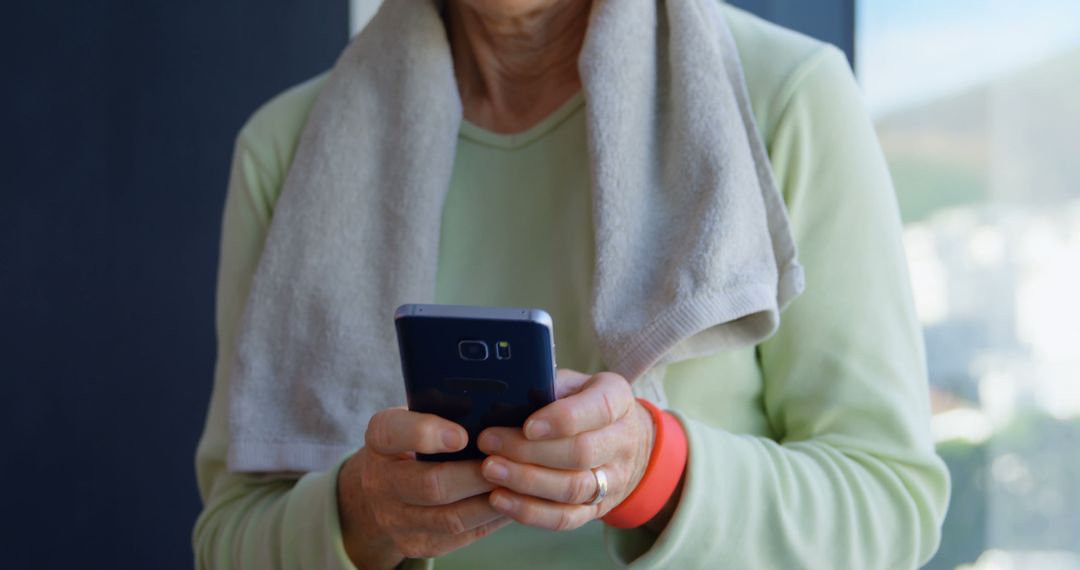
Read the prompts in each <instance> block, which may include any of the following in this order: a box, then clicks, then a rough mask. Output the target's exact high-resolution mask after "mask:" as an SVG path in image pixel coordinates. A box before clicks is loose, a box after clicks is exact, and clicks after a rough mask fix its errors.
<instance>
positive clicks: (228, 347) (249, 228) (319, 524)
mask: <svg viewBox="0 0 1080 570" xmlns="http://www.w3.org/2000/svg"><path fill="white" fill-rule="evenodd" d="M250 125H251V123H249V127H246V128H245V130H243V131H241V135H240V137H239V138H238V142H237V145H236V150H235V153H234V157H233V166H232V172H231V175H230V180H229V190H228V195H227V197H226V203H225V213H224V220H223V228H222V239H221V256H220V262H219V268H218V289H217V317H216V318H217V321H216V322H217V325H216V326H217V336H218V362H217V365H216V368H215V372H214V389H213V394H212V396H211V401H210V410H209V414H208V416H207V421H206V425H205V428H204V432H203V437H202V439H201V440H200V442H199V447H198V450H197V452H196V475H197V478H198V483H199V492H200V494H201V495H202V499H203V511H202V513H201V514H200V516H199V518H198V520H197V521H196V525H195V530H194V535H193V537H192V538H193V546H194V549H195V560H196V567H197V568H214V569H228V568H265V569H267V570H272V569H277V568H323V569H328V570H334V569H341V570H346V569H348V570H351V569H353V568H354V567H353V565H352V563H351V562H350V561H349V559H348V556H347V555H346V554H345V548H344V544H343V542H342V538H341V530H340V525H339V523H338V510H337V471H338V469H337V468H336V467H335V468H333V469H331V470H328V471H325V472H313V473H307V474H304V475H303V476H301V475H299V474H263V475H260V474H246V473H230V472H229V471H228V469H227V468H226V465H225V457H226V451H227V446H228V408H229V406H228V401H227V398H228V392H229V391H228V372H229V364H230V362H231V355H232V354H233V346H234V343H235V336H236V332H237V331H236V327H237V325H238V323H239V322H240V317H241V315H242V313H243V310H244V304H245V302H246V299H247V295H248V291H249V289H250V286H251V279H252V276H253V275H254V272H255V268H256V267H257V265H258V260H259V255H260V254H261V252H262V247H263V242H264V241H265V239H266V232H267V229H268V226H269V221H270V210H271V208H272V201H273V199H274V196H272V195H270V194H268V192H277V189H278V188H279V187H280V182H281V180H280V173H279V172H277V170H279V169H277V168H275V167H274V165H275V164H276V163H277V162H278V161H277V160H275V159H274V153H273V152H269V153H268V152H265V151H261V150H260V151H257V150H253V146H255V145H253V143H251V142H250V138H251V137H250V130H251V128H250ZM255 148H257V146H256V147H255Z"/></svg>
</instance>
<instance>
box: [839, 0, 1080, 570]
mask: <svg viewBox="0 0 1080 570" xmlns="http://www.w3.org/2000/svg"><path fill="white" fill-rule="evenodd" d="M858 6H859V10H858V24H857V26H858V29H857V34H856V35H857V37H858V38H859V43H858V46H857V54H858V56H857V58H856V59H857V61H858V62H859V68H858V74H859V77H860V81H861V82H862V84H863V87H864V90H865V92H866V96H867V102H868V105H869V106H870V108H871V110H872V112H873V114H874V118H875V123H876V127H877V129H878V133H879V135H880V137H881V141H882V145H883V147H884V149H885V154H886V157H887V158H888V161H889V164H890V167H891V169H892V173H893V179H894V181H895V183H896V191H897V197H898V200H899V202H900V206H901V211H902V214H903V216H904V220H905V224H906V231H905V243H906V246H907V250H908V256H909V260H910V266H911V278H912V283H913V287H914V291H915V297H916V305H917V308H918V311H919V315H920V319H921V320H922V322H923V325H924V327H925V332H926V341H927V354H928V361H929V370H930V378H931V384H932V386H933V402H932V403H933V409H934V420H933V429H934V434H935V439H936V440H937V441H938V445H939V451H940V452H941V454H942V456H943V457H944V458H945V459H946V461H947V462H948V463H949V467H950V469H951V471H952V474H953V499H952V505H951V507H950V512H949V516H948V519H947V520H946V523H945V529H944V535H943V543H942V547H941V550H940V552H939V553H938V555H937V557H936V558H935V559H934V560H933V561H932V562H931V563H930V564H929V565H928V566H927V567H928V568H935V569H936V568H948V569H950V570H951V569H953V568H967V569H972V570H987V569H1011V568H1016V569H1021V568H1024V569H1026V568H1039V569H1042V570H1061V569H1080V540H1078V537H1080V486H1078V485H1077V483H1076V482H1077V481H1080V285H1078V284H1080V154H1078V153H1080V148H1078V146H1077V143H1076V136H1077V133H1080V104H1078V103H1077V102H1078V101H1080V2H1075V1H1074V0H1031V1H1029V2H1007V1H1003V0H957V1H955V2H937V1H931V0H913V1H911V2H893V1H890V0H860V2H859V4H858Z"/></svg>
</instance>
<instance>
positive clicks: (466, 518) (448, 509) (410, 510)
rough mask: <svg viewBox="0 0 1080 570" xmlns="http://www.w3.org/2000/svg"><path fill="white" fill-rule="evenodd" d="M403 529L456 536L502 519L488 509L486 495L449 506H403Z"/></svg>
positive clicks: (488, 504) (495, 512)
mask: <svg viewBox="0 0 1080 570" xmlns="http://www.w3.org/2000/svg"><path fill="white" fill-rule="evenodd" d="M403 509H404V521H403V522H404V525H403V528H409V529H414V530H423V531H426V532H428V533H437V534H448V535H457V534H462V533H464V532H468V531H470V530H473V529H475V528H479V527H481V526H484V525H486V524H489V523H492V522H495V521H496V520H498V519H499V518H501V517H502V516H503V514H502V513H500V512H498V511H496V510H495V508H494V507H492V506H491V502H490V501H489V500H488V496H487V495H480V496H476V497H469V498H468V499H465V500H462V501H458V502H456V503H454V504H452V505H442V506H438V507H416V506H411V505H403Z"/></svg>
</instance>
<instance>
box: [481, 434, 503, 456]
mask: <svg viewBox="0 0 1080 570" xmlns="http://www.w3.org/2000/svg"><path fill="white" fill-rule="evenodd" d="M481 440H482V441H481V442H480V448H481V449H482V450H484V451H486V452H487V453H489V454H491V453H495V452H496V451H499V450H500V449H502V440H501V439H499V436H497V435H494V434H490V433H487V434H484V437H483V438H481Z"/></svg>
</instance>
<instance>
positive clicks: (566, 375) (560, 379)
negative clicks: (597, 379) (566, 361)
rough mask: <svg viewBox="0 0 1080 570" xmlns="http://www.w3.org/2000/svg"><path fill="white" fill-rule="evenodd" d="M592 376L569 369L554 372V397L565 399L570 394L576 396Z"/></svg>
mask: <svg viewBox="0 0 1080 570" xmlns="http://www.w3.org/2000/svg"><path fill="white" fill-rule="evenodd" d="M589 378H592V376H590V375H588V374H585V373H584V372H578V371H577V370H571V369H569V368H560V369H558V370H556V371H555V397H556V398H565V397H567V396H569V395H570V394H576V393H577V392H578V391H579V390H581V387H582V386H584V385H585V383H586V382H588V381H589Z"/></svg>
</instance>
